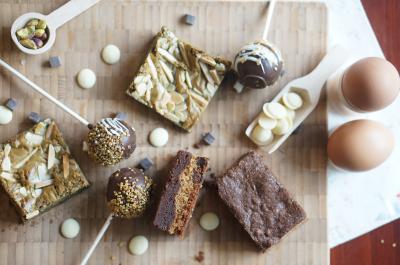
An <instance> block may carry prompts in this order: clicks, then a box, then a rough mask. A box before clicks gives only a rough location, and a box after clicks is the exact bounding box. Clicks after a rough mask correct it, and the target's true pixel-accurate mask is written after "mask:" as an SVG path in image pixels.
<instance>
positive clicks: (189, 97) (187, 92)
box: [126, 27, 231, 131]
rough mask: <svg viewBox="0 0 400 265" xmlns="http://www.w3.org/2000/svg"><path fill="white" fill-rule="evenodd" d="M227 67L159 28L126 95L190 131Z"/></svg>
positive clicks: (215, 90) (226, 63) (226, 62)
mask: <svg viewBox="0 0 400 265" xmlns="http://www.w3.org/2000/svg"><path fill="white" fill-rule="evenodd" d="M230 67H231V63H230V62H229V61H227V60H224V59H222V58H220V57H213V56H210V55H208V54H207V53H206V52H204V51H201V50H199V49H197V48H195V47H193V46H192V45H190V44H189V43H187V42H184V41H182V40H180V39H178V38H177V37H176V36H175V34H174V33H173V32H172V31H170V30H168V29H167V28H166V27H162V28H161V31H160V32H159V33H158V34H157V35H156V36H155V38H154V41H153V44H152V45H151V47H150V49H149V52H148V54H147V56H146V58H145V60H144V62H143V63H142V65H141V66H140V68H139V71H138V72H137V73H136V75H135V77H134V79H133V82H132V84H131V85H130V87H129V88H128V90H127V91H126V93H127V94H128V95H129V96H131V97H133V98H134V99H135V100H136V101H138V102H140V103H142V104H144V105H145V106H147V107H149V108H151V109H154V110H155V111H156V112H158V113H159V114H160V115H162V116H163V117H164V118H166V119H168V120H170V121H172V122H173V123H175V124H176V125H178V126H179V127H181V128H183V129H184V130H186V131H190V130H191V129H192V127H193V126H194V125H195V124H196V123H197V121H198V120H199V118H200V116H201V114H202V113H203V112H204V111H205V109H206V108H207V105H208V104H209V102H210V101H211V99H212V97H213V96H214V95H215V93H216V92H217V90H218V88H219V86H220V84H221V82H222V80H223V79H224V76H225V74H226V73H227V72H228V70H229V69H230Z"/></svg>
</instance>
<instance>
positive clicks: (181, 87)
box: [176, 70, 187, 93]
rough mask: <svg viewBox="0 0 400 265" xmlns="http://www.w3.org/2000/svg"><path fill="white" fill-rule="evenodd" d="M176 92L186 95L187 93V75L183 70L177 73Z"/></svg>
mask: <svg viewBox="0 0 400 265" xmlns="http://www.w3.org/2000/svg"><path fill="white" fill-rule="evenodd" d="M176 90H177V91H178V92H179V93H185V92H186V91H187V86H186V82H185V73H184V72H183V71H182V70H177V71H176Z"/></svg>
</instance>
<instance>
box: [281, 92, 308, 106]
mask: <svg viewBox="0 0 400 265" xmlns="http://www.w3.org/2000/svg"><path fill="white" fill-rule="evenodd" d="M282 102H283V104H285V106H286V107H288V108H289V109H292V110H297V109H298V108H300V107H301V106H303V99H302V98H301V97H300V95H299V94H297V93H295V92H289V93H286V94H284V95H283V97H282Z"/></svg>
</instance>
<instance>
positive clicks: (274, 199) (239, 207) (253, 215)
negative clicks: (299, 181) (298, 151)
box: [217, 151, 306, 251]
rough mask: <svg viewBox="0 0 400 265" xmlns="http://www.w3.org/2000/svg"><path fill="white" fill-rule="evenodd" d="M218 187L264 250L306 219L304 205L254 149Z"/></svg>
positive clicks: (238, 218) (222, 178)
mask: <svg viewBox="0 0 400 265" xmlns="http://www.w3.org/2000/svg"><path fill="white" fill-rule="evenodd" d="M217 186H218V194H219V196H220V197H221V199H222V200H223V201H224V202H225V203H226V205H227V206H228V207H229V208H230V210H231V212H232V213H233V214H234V215H235V217H236V219H237V220H238V221H239V222H240V223H241V224H242V226H243V227H244V229H245V230H246V231H247V233H248V234H249V235H250V237H251V238H252V239H253V241H254V242H255V243H256V244H257V246H258V247H260V248H261V249H262V250H263V251H265V250H266V249H267V248H269V247H270V246H272V245H274V244H276V243H278V242H279V240H280V239H281V238H282V237H283V236H284V235H285V234H287V233H288V232H289V231H290V230H291V229H292V228H294V227H295V226H296V225H297V224H299V223H301V222H302V221H303V220H304V219H305V218H306V214H305V212H304V210H303V209H302V208H301V206H300V205H299V204H298V203H297V202H296V201H294V200H293V198H292V197H291V195H290V194H289V192H288V191H287V190H286V189H285V188H284V187H283V186H282V184H280V183H279V182H278V180H277V179H276V178H275V177H274V176H273V174H272V172H271V171H270V170H269V169H268V167H267V166H266V165H265V164H264V161H263V158H262V156H261V155H260V154H258V153H256V152H254V151H250V152H249V153H247V154H245V155H244V156H243V157H242V158H241V159H240V160H239V161H238V162H237V163H236V164H234V165H233V166H232V167H231V168H230V169H229V170H228V171H227V172H226V173H225V174H224V175H222V176H221V177H219V178H217Z"/></svg>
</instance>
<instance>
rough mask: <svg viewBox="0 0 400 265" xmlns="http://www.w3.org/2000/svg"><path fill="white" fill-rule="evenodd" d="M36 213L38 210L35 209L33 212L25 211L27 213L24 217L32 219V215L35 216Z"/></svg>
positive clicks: (37, 213)
mask: <svg viewBox="0 0 400 265" xmlns="http://www.w3.org/2000/svg"><path fill="white" fill-rule="evenodd" d="M37 215H39V210H35V211H33V212H30V213H27V214H26V215H25V218H26V219H27V220H29V219H32V218H33V217H35V216H37Z"/></svg>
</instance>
